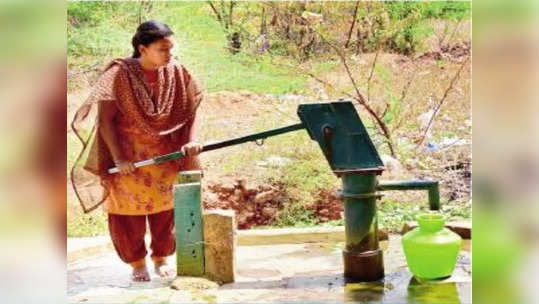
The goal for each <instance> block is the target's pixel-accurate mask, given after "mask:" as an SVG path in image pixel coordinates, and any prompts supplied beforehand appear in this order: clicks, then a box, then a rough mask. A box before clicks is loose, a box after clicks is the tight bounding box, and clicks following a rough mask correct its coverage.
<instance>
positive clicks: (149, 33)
mask: <svg viewBox="0 0 539 304" xmlns="http://www.w3.org/2000/svg"><path fill="white" fill-rule="evenodd" d="M171 35H174V32H172V30H171V29H170V28H169V27H168V25H166V24H164V23H162V22H159V21H155V20H150V21H146V22H143V23H141V24H140V25H139V26H138V27H137V32H136V33H135V35H134V36H133V39H132V40H131V44H132V45H133V49H134V52H133V58H139V57H140V52H139V50H138V47H139V45H141V44H142V45H144V46H148V45H150V43H152V42H154V41H156V40H159V39H163V38H165V37H168V36H171Z"/></svg>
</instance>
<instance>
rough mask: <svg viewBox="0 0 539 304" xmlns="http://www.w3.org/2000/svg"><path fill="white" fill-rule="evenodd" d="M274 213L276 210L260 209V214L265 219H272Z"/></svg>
mask: <svg viewBox="0 0 539 304" xmlns="http://www.w3.org/2000/svg"><path fill="white" fill-rule="evenodd" d="M275 213H277V208H274V207H264V208H262V214H263V215H264V216H266V217H270V218H272V217H273V216H274V215H275Z"/></svg>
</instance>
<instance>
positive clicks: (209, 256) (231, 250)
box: [204, 210, 236, 284]
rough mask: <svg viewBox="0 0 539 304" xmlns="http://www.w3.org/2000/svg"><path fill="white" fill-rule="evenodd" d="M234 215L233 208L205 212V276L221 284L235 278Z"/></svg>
mask: <svg viewBox="0 0 539 304" xmlns="http://www.w3.org/2000/svg"><path fill="white" fill-rule="evenodd" d="M234 215H235V214H234V211H233V210H211V211H207V212H205V213H204V261H205V274H204V276H205V277H207V278H208V279H210V280H212V281H215V282H217V283H219V284H225V283H231V282H234V279H235V268H236V265H235V248H236V235H235V234H236V233H235V227H236V223H235V221H234Z"/></svg>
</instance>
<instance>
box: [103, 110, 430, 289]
mask: <svg viewBox="0 0 539 304" xmlns="http://www.w3.org/2000/svg"><path fill="white" fill-rule="evenodd" d="M297 113H298V116H299V118H300V120H301V123H298V124H295V125H291V126H288V127H283V128H278V129H274V130H270V131H265V132H261V133H256V134H252V135H248V136H244V137H240V138H236V139H231V140H226V141H222V142H217V143H212V144H206V145H204V146H203V149H202V152H206V151H211V150H216V149H220V148H225V147H229V146H233V145H237V144H242V143H245V142H250V141H256V140H261V139H264V138H267V137H270V136H275V135H279V134H283V133H287V132H291V131H297V130H302V129H306V130H307V132H308V133H309V136H310V137H311V139H313V140H315V141H317V142H318V144H319V145H320V148H321V149H322V152H323V154H324V156H325V157H326V160H327V161H328V163H329V165H330V167H331V169H332V170H333V172H334V173H335V174H336V175H337V176H338V177H340V178H341V179H342V183H343V189H342V191H339V197H340V198H341V200H342V201H343V203H344V217H345V220H344V223H345V235H346V244H345V248H344V250H343V262H344V276H345V277H346V278H348V279H351V280H356V281H375V280H379V279H382V278H383V277H384V263H383V256H382V250H381V249H380V246H379V242H378V224H377V215H376V200H377V199H379V198H380V197H381V194H379V193H377V191H386V190H427V191H428V197H429V206H430V209H432V210H438V209H439V207H440V198H439V190H438V182H437V181H432V180H411V181H392V182H379V181H378V179H377V176H378V175H380V174H381V173H382V171H383V170H384V165H383V163H382V161H381V160H380V156H379V155H378V152H377V151H376V148H375V147H374V145H373V143H372V141H371V139H370V137H369V135H368V134H367V131H366V129H365V127H364V125H363V123H362V122H361V119H360V118H359V115H358V113H357V111H356V109H355V108H354V105H353V104H352V103H351V102H349V101H337V102H327V103H310V104H301V105H299V107H298V111H297ZM182 156H183V154H182V153H181V152H179V151H177V152H173V153H170V154H167V155H162V156H158V157H155V158H152V159H148V160H143V161H140V162H137V163H135V164H134V165H135V167H141V166H145V165H151V164H159V163H162V162H165V161H169V160H173V159H177V158H180V157H182ZM116 172H118V169H117V168H111V169H109V173H116Z"/></svg>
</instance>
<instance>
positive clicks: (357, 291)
mask: <svg viewBox="0 0 539 304" xmlns="http://www.w3.org/2000/svg"><path fill="white" fill-rule="evenodd" d="M343 246H344V243H324V244H320V243H307V244H289V245H270V246H239V247H238V248H237V252H236V253H237V260H236V266H237V268H236V274H237V275H236V282H235V283H232V284H226V285H223V286H220V287H219V288H216V289H196V288H190V289H189V288H188V289H185V290H174V289H171V288H170V284H171V282H172V280H173V279H161V278H158V277H156V276H155V275H153V273H152V281H151V282H147V283H132V282H131V281H130V279H129V273H130V269H129V267H128V266H126V265H124V264H123V263H122V262H121V261H120V260H119V258H118V257H117V256H116V254H115V252H114V251H112V250H111V251H109V252H106V253H103V254H100V255H97V256H92V257H89V258H87V259H83V260H78V261H76V262H73V263H70V264H69V265H68V297H69V299H70V302H72V303H73V302H74V303H78V302H84V303H96V302H99V303H118V302H126V303H153V302H159V303H175V302H178V303H179V302H181V303H186V302H209V303H211V302H225V303H234V302H257V303H260V302H266V303H269V302H273V303H275V302H343V301H344V302H365V301H367V302H379V303H384V302H387V303H471V263H470V251H469V248H470V245H469V241H465V244H464V245H463V249H464V250H462V251H461V253H460V255H459V258H458V265H457V268H456V270H455V272H454V273H453V275H452V276H451V277H450V278H448V279H445V280H441V281H436V282H418V281H417V280H416V279H415V278H414V277H413V275H412V274H411V273H410V272H409V270H408V269H407V268H406V262H405V258H404V255H403V253H402V249H401V248H402V247H401V245H400V236H399V235H391V236H390V239H389V242H382V248H383V249H384V263H385V270H386V271H385V273H386V277H385V278H384V279H383V280H382V281H379V282H371V283H354V282H345V280H344V278H343V275H342V274H343V266H342V255H341V250H342V248H343ZM170 260H171V262H173V261H174V260H175V259H174V258H172V259H170ZM148 262H149V261H148ZM149 265H150V264H149Z"/></svg>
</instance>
